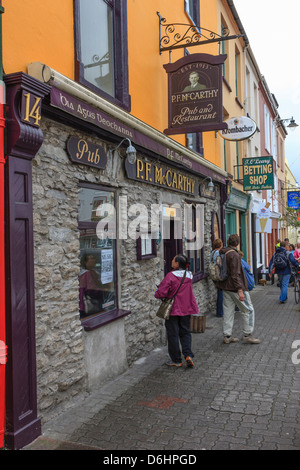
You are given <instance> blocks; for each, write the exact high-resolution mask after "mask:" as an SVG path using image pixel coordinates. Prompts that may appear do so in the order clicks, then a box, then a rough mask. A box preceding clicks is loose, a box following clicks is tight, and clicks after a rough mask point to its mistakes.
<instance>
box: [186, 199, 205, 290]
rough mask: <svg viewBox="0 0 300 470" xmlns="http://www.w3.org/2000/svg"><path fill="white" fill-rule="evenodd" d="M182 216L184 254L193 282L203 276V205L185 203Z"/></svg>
mask: <svg viewBox="0 0 300 470" xmlns="http://www.w3.org/2000/svg"><path fill="white" fill-rule="evenodd" d="M184 216H185V231H186V233H185V242H186V253H187V256H188V258H189V260H190V271H191V272H192V273H193V275H194V279H193V280H194V282H195V281H198V280H199V279H201V277H202V276H203V274H204V248H203V242H204V204H199V203H196V202H192V203H190V202H189V201H187V202H186V204H185V214H184Z"/></svg>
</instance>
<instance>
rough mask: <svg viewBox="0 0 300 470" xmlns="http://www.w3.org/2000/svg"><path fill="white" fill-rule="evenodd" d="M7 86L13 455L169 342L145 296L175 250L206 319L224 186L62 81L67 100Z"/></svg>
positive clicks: (185, 153) (14, 78)
mask: <svg viewBox="0 0 300 470" xmlns="http://www.w3.org/2000/svg"><path fill="white" fill-rule="evenodd" d="M6 83H7V96H8V120H7V123H8V136H9V139H8V145H7V154H8V159H7V169H6V182H7V191H8V194H9V195H10V197H9V198H8V199H7V202H8V207H7V234H6V236H7V272H8V277H9V279H10V282H9V283H8V286H7V311H8V312H9V315H8V318H9V321H8V324H7V332H8V334H7V343H8V347H9V350H10V355H11V356H10V362H9V366H8V369H7V370H8V375H7V384H8V388H9V389H10V393H9V394H8V402H7V416H8V419H7V432H6V441H7V443H8V445H9V447H11V448H20V447H23V446H24V445H26V443H28V442H31V441H32V440H33V439H35V438H36V437H37V436H38V435H40V433H41V427H42V423H43V422H44V421H45V420H47V419H48V417H50V416H51V415H52V414H53V413H56V412H57V411H58V410H59V409H61V408H63V407H65V406H67V404H68V403H69V402H70V401H72V400H73V398H75V397H77V396H79V395H81V394H87V393H88V392H89V391H91V390H93V388H95V387H97V386H98V385H99V384H103V383H105V382H106V381H108V380H109V379H112V378H114V377H116V376H118V375H119V374H121V373H122V372H124V371H125V370H126V369H127V368H128V367H129V366H130V364H132V363H133V362H134V361H136V360H137V359H139V358H141V357H143V356H145V355H147V354H149V353H150V352H151V351H152V350H153V349H155V348H157V347H161V346H164V345H166V336H165V328H164V324H163V322H162V321H161V320H160V319H159V318H157V317H156V315H155V312H156V310H157V308H158V305H159V301H158V300H156V299H155V298H154V292H155V289H156V285H158V284H159V282H160V281H161V280H162V279H163V278H164V276H165V274H166V273H167V272H168V271H170V269H171V260H172V258H173V257H174V256H175V255H176V254H177V253H179V252H184V253H185V254H187V255H188V257H189V258H190V262H191V264H190V269H191V271H192V272H193V274H194V284H193V288H194V293H195V296H196V299H197V302H198V305H199V309H200V312H201V314H202V315H205V314H206V313H207V312H209V311H212V312H214V311H215V308H216V291H215V289H214V286H213V283H212V281H210V280H209V279H208V276H207V268H208V263H209V257H210V253H211V243H212V240H213V239H214V238H216V237H219V238H222V239H223V240H224V238H225V222H224V221H225V202H226V200H227V186H226V173H225V172H224V171H223V170H221V169H220V168H218V167H216V166H215V165H214V164H212V163H210V162H207V161H205V160H204V159H201V158H200V157H196V158H195V157H194V153H193V152H191V151H190V150H189V149H187V148H185V147H183V146H182V145H181V144H178V143H176V142H175V141H173V140H172V139H170V138H168V137H167V136H165V135H163V134H161V133H159V132H158V131H156V130H155V129H152V128H150V127H149V126H147V125H145V123H142V122H141V121H138V120H137V119H135V118H134V117H132V116H130V115H129V114H128V113H124V112H123V111H122V112H121V111H120V110H119V109H118V108H117V107H113V106H111V105H110V107H109V108H108V107H106V108H105V107H104V106H105V101H103V103H102V102H101V100H100V101H99V97H94V96H93V95H86V94H85V91H84V90H81V88H80V87H81V86H80V85H77V87H78V90H74V85H73V82H71V81H70V83H69V82H68V81H67V86H66V85H65V88H67V91H69V92H73V95H71V94H69V95H66V90H65V89H64V90H59V89H56V88H55V87H54V86H53V83H52V82H50V83H49V84H45V83H42V82H40V81H39V80H37V79H35V78H33V77H32V76H29V75H27V74H24V73H17V74H12V75H11V76H7V77H6ZM55 83H57V82H55ZM76 93H77V95H78V94H80V93H82V94H81V96H83V95H84V96H85V97H86V101H84V100H83V99H81V98H80V99H78V96H77V97H76V96H74V95H75V94H76ZM62 96H64V97H66V96H68V99H67V98H66V99H62ZM57 97H60V98H59V101H56V99H57ZM30 100H32V101H30ZM24 102H25V106H23V103H24ZM32 103H33V107H35V108H34V109H36V106H37V105H36V103H40V112H41V119H40V122H39V123H38V125H36V124H35V123H36V121H37V114H36V113H33V111H32V112H31V113H29V112H28V109H31V108H30V106H31V104H32ZM66 103H67V104H68V106H67V108H68V109H66V106H65V105H66ZM72 103H73V104H72ZM26 104H27V107H26ZM75 105H76V106H75ZM102 106H103V107H104V108H103V109H104V111H103V109H102ZM24 110H25V111H24ZM78 110H80V113H78ZM83 110H85V112H84V113H83ZM108 111H109V113H108ZM23 112H25V113H26V112H27V114H28V115H27V114H25V118H26V119H24V115H23V114H22V113H23ZM104 112H105V113H107V114H105V116H106V117H105V118H104ZM83 114H84V115H83ZM97 115H99V116H100V115H101V122H100V124H99V123H97V124H96V123H95V122H93V120H94V117H95V116H97ZM38 116H40V115H38ZM127 135H130V137H131V139H132V141H131V140H130V139H128V137H127ZM124 141H125V144H123V146H122V145H121V144H122V143H123V142H124ZM74 143H75V144H74ZM128 143H130V145H132V144H134V146H135V147H136V158H135V159H134V161H130V159H129V156H128V155H127V146H128ZM74 145H75V146H74ZM128 148H129V146H128ZM125 150H126V153H125ZM208 182H210V183H212V182H213V184H214V188H213V191H209V190H208V189H209V188H208ZM111 208H112V209H113V212H112V214H113V216H112V218H111V219H110V218H109V217H108V215H109V212H110V209H111ZM152 217H153V219H152ZM153 220H155V221H156V223H155V224H154V229H153V224H152V222H153ZM99 225H100V226H101V227H102V228H101V230H100V231H98V228H99ZM114 230H115V232H114ZM124 230H125V235H124ZM113 233H114V234H115V236H113ZM133 235H134V236H133ZM193 239H196V245H193ZM197 242H198V243H197ZM91 261H92V262H93V263H94V267H93V268H90V267H88V263H89V262H91ZM91 272H93V273H94V274H93V276H94V275H97V276H96V277H97V283H96V284H95V286H96V287H95V288H94V287H93V288H92V289H91V287H88V282H91V278H89V279H90V280H89V281H88V280H87V279H88V276H89V275H91ZM94 281H95V279H94ZM84 283H86V284H84ZM90 290H93V291H94V290H95V291H96V298H95V299H92V300H94V304H93V305H92V307H93V308H94V310H86V309H87V308H91V306H89V307H87V304H88V300H89V301H91V299H89V295H91V294H90V292H89V291H90ZM94 294H95V292H94ZM94 294H93V295H94ZM95 301H96V303H97V305H96V307H95ZM95 308H96V310H95ZM10 364H11V365H12V364H13V367H11V366H10Z"/></svg>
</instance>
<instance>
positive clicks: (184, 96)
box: [164, 54, 227, 134]
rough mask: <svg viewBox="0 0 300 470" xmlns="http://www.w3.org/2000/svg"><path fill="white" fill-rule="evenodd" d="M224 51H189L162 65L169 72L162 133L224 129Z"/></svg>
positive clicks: (225, 126)
mask: <svg viewBox="0 0 300 470" xmlns="http://www.w3.org/2000/svg"><path fill="white" fill-rule="evenodd" d="M226 57H227V56H226V54H224V55H219V56H213V55H210V54H190V55H188V56H185V57H182V58H181V59H179V60H177V61H176V62H174V63H173V64H166V65H164V68H165V70H166V71H167V73H168V87H169V93H168V99H169V127H168V128H167V129H165V131H164V132H165V134H187V133H194V132H204V131H213V130H215V131H216V130H219V129H226V128H227V124H226V123H224V122H223V99H222V86H223V83H222V65H223V64H224V61H225V59H226Z"/></svg>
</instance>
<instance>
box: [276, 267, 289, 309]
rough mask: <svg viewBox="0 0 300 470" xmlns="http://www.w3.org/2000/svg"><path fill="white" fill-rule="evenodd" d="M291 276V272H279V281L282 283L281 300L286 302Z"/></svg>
mask: <svg viewBox="0 0 300 470" xmlns="http://www.w3.org/2000/svg"><path fill="white" fill-rule="evenodd" d="M290 277H291V275H290V274H278V281H279V284H280V297H279V300H280V302H285V301H286V300H287V294H288V288H289V282H290Z"/></svg>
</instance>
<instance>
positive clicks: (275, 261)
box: [269, 240, 299, 304]
mask: <svg viewBox="0 0 300 470" xmlns="http://www.w3.org/2000/svg"><path fill="white" fill-rule="evenodd" d="M288 245H289V242H287V241H286V240H285V241H283V242H281V243H280V247H279V248H276V251H275V253H274V255H273V256H272V259H271V261H270V265H269V273H272V271H273V268H275V274H277V275H278V280H279V286H280V297H279V302H280V303H281V304H284V303H285V302H286V301H287V294H288V288H289V282H290V277H291V265H294V266H296V267H298V268H299V264H298V263H297V261H296V260H295V258H294V255H293V254H292V253H290V252H289V251H287V246H288Z"/></svg>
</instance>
